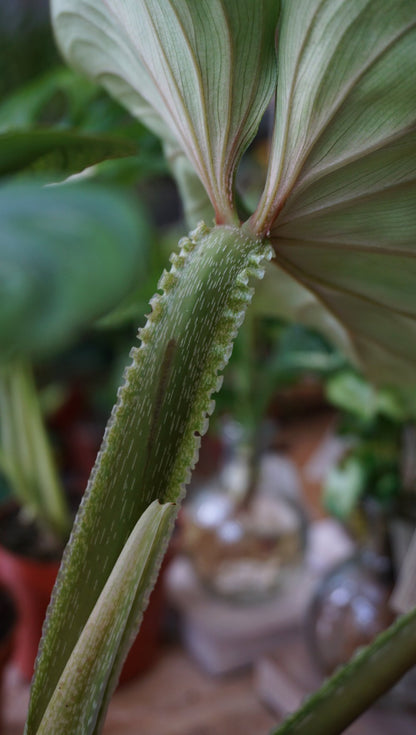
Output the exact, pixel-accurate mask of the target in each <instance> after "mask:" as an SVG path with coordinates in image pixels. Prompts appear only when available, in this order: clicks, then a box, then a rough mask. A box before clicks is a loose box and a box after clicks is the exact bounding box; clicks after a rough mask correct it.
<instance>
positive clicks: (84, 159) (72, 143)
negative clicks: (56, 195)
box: [0, 129, 138, 181]
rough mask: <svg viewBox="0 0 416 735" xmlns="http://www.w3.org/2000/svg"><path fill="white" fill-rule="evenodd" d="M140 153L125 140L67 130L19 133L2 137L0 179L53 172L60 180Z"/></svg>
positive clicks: (1, 135) (0, 142)
mask: <svg viewBox="0 0 416 735" xmlns="http://www.w3.org/2000/svg"><path fill="white" fill-rule="evenodd" d="M137 152H138V150H137V146H136V145H135V144H134V143H133V142H131V141H129V140H124V139H123V138H112V137H105V136H98V135H85V134H82V133H76V132H68V131H65V130H50V129H49V130H28V131H22V130H19V131H16V132H8V133H2V134H0V176H7V175H10V174H14V173H17V172H22V171H25V172H27V171H35V172H37V173H42V174H46V173H51V172H53V173H54V176H53V180H54V181H56V180H58V179H60V178H62V177H63V176H68V174H73V173H78V172H79V171H83V170H84V169H85V168H88V167H89V166H92V165H93V164H96V163H99V162H100V161H105V160H108V159H109V158H121V157H125V156H134V155H137ZM58 172H60V174H59V175H58Z"/></svg>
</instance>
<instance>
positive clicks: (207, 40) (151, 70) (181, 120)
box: [52, 0, 279, 222]
mask: <svg viewBox="0 0 416 735" xmlns="http://www.w3.org/2000/svg"><path fill="white" fill-rule="evenodd" d="M278 13H279V2H278V1H277V0H256V2H253V0H199V1H198V2H195V1H194V0H165V2H164V3H163V4H161V3H160V2H159V0H120V2H118V3H117V8H115V7H113V6H112V5H111V4H110V3H102V2H100V0H75V1H74V0H52V16H53V20H54V26H55V32H56V36H57V39H58V42H59V44H60V46H61V48H62V50H63V52H64V54H65V56H66V57H67V59H68V60H69V61H70V62H71V63H72V64H73V65H74V66H75V67H77V68H78V69H81V70H83V71H85V72H87V73H88V74H89V75H90V76H91V77H92V78H94V79H96V80H99V81H100V82H101V83H102V84H103V85H104V86H105V87H106V88H107V89H108V90H109V91H110V93H111V94H112V95H114V96H115V97H116V98H117V99H119V101H121V102H122V103H123V104H124V105H125V106H126V107H127V108H128V109H129V110H130V112H132V113H133V114H134V115H136V116H138V117H142V118H143V120H144V121H145V122H146V123H147V124H148V125H149V126H150V127H151V128H152V129H153V130H155V131H156V132H157V133H158V134H160V135H161V136H162V137H165V136H166V128H167V129H169V130H170V131H171V134H173V135H174V137H175V138H176V140H177V142H179V144H180V145H181V147H182V148H183V150H184V151H185V152H186V154H187V155H188V157H189V159H190V160H191V161H192V163H193V165H194V167H195V170H196V171H197V173H198V175H199V177H200V178H201V181H202V182H203V184H204V186H205V188H206V190H207V191H208V193H209V195H210V198H211V201H212V203H213V205H214V208H215V210H216V214H217V220H218V222H224V221H230V219H231V220H232V219H233V217H234V215H233V213H232V209H233V202H232V188H233V179H234V174H235V169H236V166H237V163H238V161H239V159H240V157H241V155H242V153H243V151H244V150H245V148H246V147H247V146H248V144H249V142H250V141H251V140H252V138H253V136H254V134H255V132H256V129H257V126H258V124H259V122H260V119H261V116H262V114H263V112H264V109H265V107H266V105H267V103H268V101H269V99H270V96H271V94H272V91H273V87H274V84H275V78H276V60H275V51H274V36H275V29H276V24H277V20H278Z"/></svg>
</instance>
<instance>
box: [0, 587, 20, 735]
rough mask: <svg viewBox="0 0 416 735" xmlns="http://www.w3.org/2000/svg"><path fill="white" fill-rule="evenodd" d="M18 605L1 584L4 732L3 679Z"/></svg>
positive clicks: (0, 698) (0, 660)
mask: <svg viewBox="0 0 416 735" xmlns="http://www.w3.org/2000/svg"><path fill="white" fill-rule="evenodd" d="M16 622H17V611H16V605H15V603H14V601H13V599H12V597H11V595H10V592H9V591H8V589H7V588H6V587H4V586H3V585H0V732H3V683H4V682H3V680H4V670H5V668H6V665H7V663H8V662H9V660H10V658H11V655H12V652H13V647H14V639H15V631H16Z"/></svg>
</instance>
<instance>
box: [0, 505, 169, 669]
mask: <svg viewBox="0 0 416 735" xmlns="http://www.w3.org/2000/svg"><path fill="white" fill-rule="evenodd" d="M9 514H12V515H16V507H15V506H6V508H4V510H3V513H2V514H0V582H2V583H3V584H4V585H5V586H7V588H8V589H10V592H11V594H12V596H13V598H14V599H15V601H16V607H17V612H18V620H17V626H16V634H15V641H14V646H13V661H14V663H15V665H16V667H17V668H18V670H19V672H20V674H21V675H22V677H23V678H24V679H25V680H26V681H30V680H31V678H32V675H33V669H34V665H35V660H36V655H37V651H38V647H39V641H40V638H41V635H42V625H43V621H44V618H45V615H46V610H47V607H48V604H49V600H50V596H51V593H52V589H53V586H54V584H55V579H56V575H57V573H58V570H59V564H60V562H59V561H58V560H55V559H52V560H51V559H49V560H46V559H33V558H30V557H27V556H24V555H23V554H21V553H17V552H15V551H11V550H10V549H6V548H5V547H4V546H3V545H2V542H3V539H2V535H3V534H2V533H1V532H2V530H3V529H2V526H3V527H4V525H5V516H6V517H7V516H8V515H9ZM163 567H164V565H162V570H161V574H160V575H159V579H158V581H157V584H156V586H155V588H154V590H153V592H152V595H151V597H150V600H149V605H148V608H147V610H146V612H145V614H144V616H143V621H142V625H141V629H140V632H139V635H138V636H137V638H136V640H135V642H134V643H133V645H132V648H131V649H130V652H129V654H128V656H127V659H126V661H125V664H124V667H123V670H122V673H121V677H120V683H124V682H126V681H129V680H130V679H132V678H133V677H135V676H138V675H139V674H141V673H144V671H146V670H147V669H148V668H149V667H150V666H151V664H152V663H153V662H154V660H155V658H156V655H157V650H158V647H159V643H160V631H161V622H162V615H163V607H164V593H163V579H162V576H163V574H162V572H163Z"/></svg>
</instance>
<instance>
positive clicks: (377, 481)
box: [323, 369, 414, 520]
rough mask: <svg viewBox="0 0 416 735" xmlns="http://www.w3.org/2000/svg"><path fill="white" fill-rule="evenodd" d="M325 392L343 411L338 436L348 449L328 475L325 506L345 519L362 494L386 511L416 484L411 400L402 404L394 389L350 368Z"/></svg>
mask: <svg viewBox="0 0 416 735" xmlns="http://www.w3.org/2000/svg"><path fill="white" fill-rule="evenodd" d="M326 392H327V397H328V400H329V402H330V403H331V404H332V405H333V406H335V407H336V408H337V409H338V410H339V412H340V416H339V424H338V434H339V435H340V436H342V437H344V438H345V442H346V450H345V452H344V454H343V456H342V457H341V459H340V461H339V462H338V463H337V465H336V466H335V467H334V468H333V469H332V470H331V471H330V472H329V474H328V477H327V478H326V481H325V484H324V495H323V500H324V504H325V506H326V507H327V509H328V510H329V511H330V512H331V513H332V514H333V515H335V516H336V517H338V518H340V519H341V520H346V519H348V518H349V517H350V515H351V513H352V512H353V511H354V509H355V508H357V506H359V505H360V503H361V502H362V500H363V499H364V498H373V499H374V500H375V501H377V502H378V503H379V504H380V505H381V506H382V507H384V508H385V510H386V512H388V510H389V509H390V510H391V509H393V508H394V506H395V505H397V504H398V503H399V501H400V496H401V495H403V494H405V493H406V492H409V491H410V492H412V487H409V484H410V485H412V483H414V475H413V477H409V472H406V469H405V466H404V465H405V464H406V465H407V466H409V459H410V458H408V459H407V460H406V457H405V453H406V454H407V455H408V454H409V449H406V447H405V445H406V443H407V442H406V436H409V431H410V430H411V428H410V427H411V417H412V413H413V415H414V408H413V407H412V405H411V402H410V401H406V403H404V402H403V400H401V398H400V395H398V394H397V392H396V393H395V391H394V390H393V389H389V390H387V389H382V388H380V389H377V388H375V387H374V386H373V385H371V384H370V383H368V381H366V380H365V379H364V378H363V377H362V376H360V375H359V374H357V373H356V372H353V371H352V370H351V369H347V370H344V371H342V372H340V373H338V374H336V375H335V376H333V377H332V378H331V379H330V380H329V381H328V382H327V384H326ZM410 451H412V449H410ZM412 474H413V473H412ZM406 475H407V477H406Z"/></svg>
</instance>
